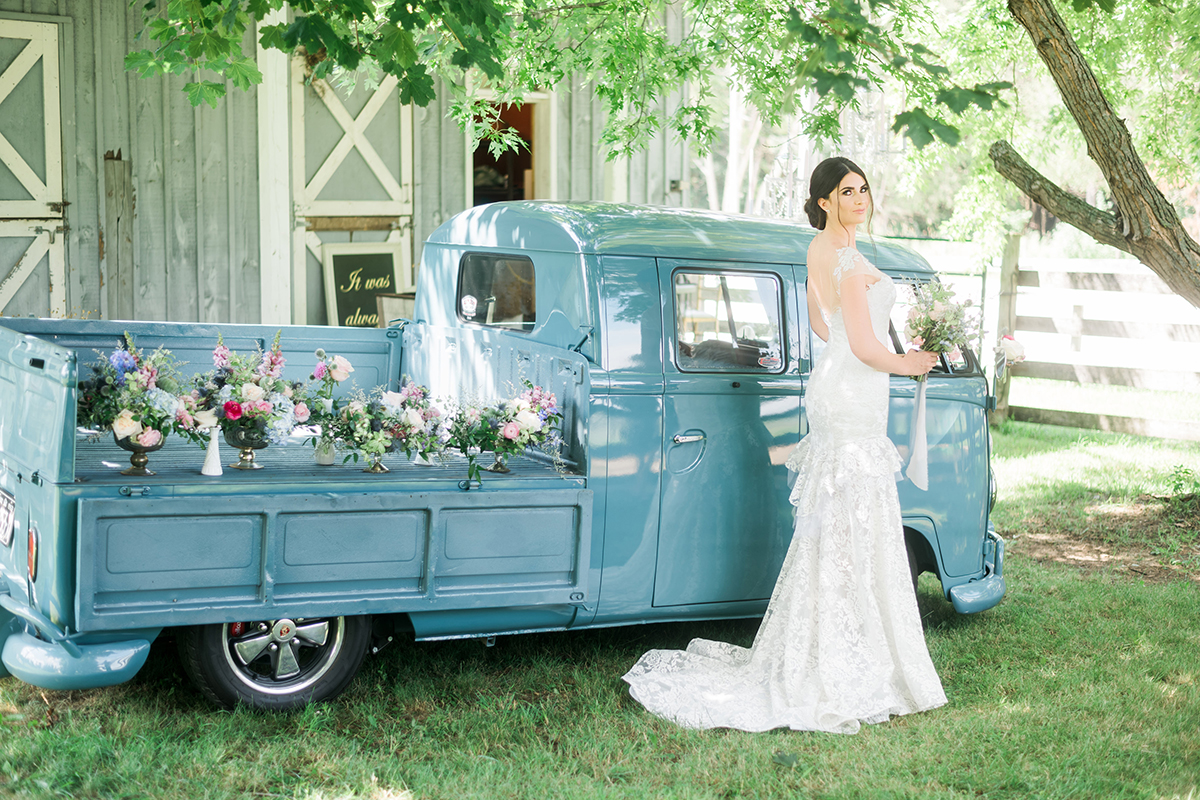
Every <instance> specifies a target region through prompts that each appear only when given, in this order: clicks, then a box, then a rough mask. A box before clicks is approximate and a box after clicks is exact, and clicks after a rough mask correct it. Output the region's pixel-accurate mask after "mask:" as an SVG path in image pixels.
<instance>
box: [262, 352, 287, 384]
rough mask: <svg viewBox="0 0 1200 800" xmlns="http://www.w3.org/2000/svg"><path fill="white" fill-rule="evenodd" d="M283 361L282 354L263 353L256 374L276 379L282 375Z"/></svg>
mask: <svg viewBox="0 0 1200 800" xmlns="http://www.w3.org/2000/svg"><path fill="white" fill-rule="evenodd" d="M285 360H286V359H284V357H283V353H281V352H279V351H278V350H271V351H270V352H267V353H263V358H262V362H260V363H259V365H258V374H259V375H264V376H266V377H270V378H278V377H279V376H280V375H281V374H282V373H283V364H284V361H285Z"/></svg>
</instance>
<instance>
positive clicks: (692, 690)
mask: <svg viewBox="0 0 1200 800" xmlns="http://www.w3.org/2000/svg"><path fill="white" fill-rule="evenodd" d="M865 272H869V273H870V274H872V275H876V276H879V275H882V273H879V272H878V271H877V270H875V269H874V268H873V267H871V266H870V265H868V264H867V263H866V262H865V260H864V259H863V258H862V256H861V255H859V254H858V252H857V251H855V250H852V249H849V248H847V249H846V250H843V251H841V253H840V254H839V263H838V269H837V270H836V272H835V285H838V284H840V280H841V279H842V278H844V277H846V276H848V275H849V274H857V273H865ZM895 300H896V287H895V285H894V284H893V283H892V280H891V279H890V278H888V277H887V276H883V277H881V278H880V279H879V280H878V281H877V282H875V283H874V284H872V285H871V286H870V287H869V288H868V290H867V304H868V306H869V308H870V314H871V322H872V326H873V327H874V330H875V335H876V336H877V337H878V338H879V339H880V341H884V342H886V339H885V337H886V336H887V333H888V318H889V314H890V311H891V307H892V304H893V303H894V302H895ZM888 382H889V381H888V376H887V375H886V374H885V373H882V372H878V371H876V370H874V369H872V368H871V367H868V366H867V365H866V364H863V363H862V362H861V361H859V360H858V359H857V358H856V357H855V356H854V354H853V353H852V352H851V350H850V344H849V342H848V341H847V339H846V329H845V326H844V324H843V322H842V314H841V310H840V309H838V310H836V311H835V312H834V313H833V315H832V316H831V318H830V319H829V345H828V347H826V349H825V352H824V354H823V355H822V356H821V359H820V362H819V363H818V364H817V366H816V369H815V370H814V372H813V376H812V380H811V381H810V382H809V384H808V387H807V389H806V394H805V406H806V408H807V412H808V419H809V423H810V428H811V432H810V433H809V434H808V435H807V436H805V437H804V438H803V439H802V440H801V441H800V444H799V445H798V446H797V447H796V449H795V451H794V452H793V453H792V455H791V457H790V458H789V459H788V462H787V465H788V467H789V468H790V469H792V470H794V471H795V472H796V473H797V474H798V475H797V480H796V484H795V487H794V488H793V490H792V494H791V501H792V504H793V505H795V506H796V529H795V533H794V535H793V538H792V543H791V546H790V548H789V549H788V553H787V557H786V558H785V559H784V562H783V568H782V570H781V571H780V574H779V580H778V582H777V583H776V585H775V590H774V592H773V593H772V595H771V603H770V606H768V608H767V613H766V616H764V617H763V621H762V625H761V626H760V627H759V630H758V634H757V635H756V636H755V638H754V644H753V645H752V646H751V647H750V648H749V649H747V648H744V647H738V646H736V645H732V644H726V643H724V642H713V641H708V640H705V639H694V640H692V642H691V643H690V644H689V645H688V648H687V650H685V651H678V650H651V651H650V652H648V653H646V654H645V655H644V656H642V658H641V659H640V660H639V661H638V662H637V664H635V665H634V667H633V668H632V669H631V670H629V672H628V673H627V674H626V675H625V676H624V678H625V680H626V681H627V682H628V683H629V685H630V689H629V691H630V694H631V695H633V697H634V698H635V699H636V700H638V702H640V703H641V704H642V705H644V706H645V707H646V708H647V709H648V710H650V711H651V712H653V713H654V714H656V715H658V716H660V717H664V718H666V719H669V720H671V721H673V722H675V723H677V724H679V725H682V726H684V727H688V728H737V729H740V730H745V731H765V730H770V729H772V728H783V727H786V728H793V729H795V730H816V731H831V732H836V733H854V732H856V731H857V730H858V728H859V725H860V724H861V723H864V722H865V723H875V722H882V721H884V720H886V719H887V718H888V717H889V716H890V715H893V714H910V713H913V712H916V711H924V710H927V709H930V708H935V707H937V706H940V705H942V704H944V703H945V702H946V695H945V693H943V691H942V685H941V681H940V680H939V679H938V676H937V672H936V671H935V670H934V668H933V663H932V662H931V661H930V658H929V651H928V650H927V649H926V646H925V638H924V633H923V631H922V630H921V619H920V615H919V613H918V611H917V603H916V598H915V596H914V595H913V590H912V581H911V578H910V576H909V571H908V557H907V553H906V551H905V548H904V535H903V532H902V531H901V522H900V503H899V499H898V497H897V494H896V483H895V473H896V471H897V470H898V469H899V468H900V456H899V454H898V453H897V452H896V448H895V446H894V445H893V444H892V443H891V441H890V440H889V439H888V437H887V412H888Z"/></svg>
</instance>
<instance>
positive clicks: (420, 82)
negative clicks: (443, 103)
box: [396, 64, 437, 108]
mask: <svg viewBox="0 0 1200 800" xmlns="http://www.w3.org/2000/svg"><path fill="white" fill-rule="evenodd" d="M396 77H398V78H399V79H400V102H401V103H402V104H404V105H409V104H412V105H415V106H420V107H421V108H424V107H425V106H427V105H429V104H430V103H432V102H433V101H434V100H435V99H437V92H436V91H435V89H434V85H433V76H431V75H430V74H429V73H428V72H426V71H425V67H423V66H422V65H420V64H418V65H416V66H415V67H413V68H411V69H409V70H406V71H405V72H404V74H403V75H397V76H396Z"/></svg>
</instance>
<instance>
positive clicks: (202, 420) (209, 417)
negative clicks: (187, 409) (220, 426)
mask: <svg viewBox="0 0 1200 800" xmlns="http://www.w3.org/2000/svg"><path fill="white" fill-rule="evenodd" d="M193 419H195V420H196V427H197V428H215V427H217V412H216V411H213V410H212V409H211V408H206V409H205V410H203V411H197V412H196V415H195V417H193Z"/></svg>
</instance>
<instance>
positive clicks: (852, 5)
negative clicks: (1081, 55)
mask: <svg viewBox="0 0 1200 800" xmlns="http://www.w3.org/2000/svg"><path fill="white" fill-rule="evenodd" d="M925 3H926V0H868V2H861V0H831V2H828V3H823V4H820V5H819V6H802V7H801V6H796V5H793V4H792V3H791V2H790V0H766V1H765V2H763V1H762V0H684V1H683V2H675V3H670V2H667V0H595V1H594V2H587V3H573V2H562V1H561V0H453V1H449V2H448V1H446V0H427V1H426V2H420V3H410V2H407V1H405V2H400V0H394V1H393V2H375V3H368V2H363V1H362V0H359V1H358V2H347V3H343V2H332V1H331V0H308V1H307V2H301V3H295V4H293V5H292V9H293V11H294V18H293V19H292V21H291V22H290V23H275V24H262V23H263V20H264V17H265V16H266V15H267V14H268V13H270V12H272V11H275V10H278V9H279V8H281V7H282V2H281V0H226V1H225V2H216V1H215V0H159V1H158V2H153V1H152V2H150V3H148V4H147V5H146V7H145V15H146V30H145V33H146V35H147V37H148V38H149V40H151V41H152V42H153V47H151V48H148V49H144V50H140V51H137V52H134V53H130V54H129V55H128V57H127V58H126V68H127V69H129V70H130V71H134V72H137V73H138V74H141V75H143V76H147V75H165V74H176V75H178V74H183V73H185V72H189V71H191V72H194V73H199V72H201V71H205V70H207V71H211V72H213V73H216V74H217V75H218V76H221V77H223V78H226V79H228V80H229V82H230V83H232V84H233V85H234V86H236V87H237V88H240V89H245V88H248V87H249V86H252V85H255V84H257V83H260V82H261V80H262V76H261V74H260V73H259V72H258V70H257V69H256V68H255V67H254V65H253V63H252V61H251V59H249V58H248V57H247V56H246V55H245V54H243V50H242V48H243V46H244V44H245V43H246V42H245V40H246V38H247V33H248V32H249V31H250V30H251V26H252V25H255V26H257V33H258V38H259V43H260V44H261V45H262V46H263V47H265V48H274V49H279V50H283V51H285V52H288V53H303V54H305V57H306V59H307V63H308V65H309V68H310V75H311V77H312V78H313V79H317V78H327V77H329V76H330V75H331V73H332V72H333V71H334V70H342V71H347V72H351V73H353V72H355V71H358V70H361V69H363V68H367V67H370V68H373V69H374V68H377V69H380V70H382V71H383V72H384V73H386V74H389V75H393V76H395V77H396V78H397V80H398V81H399V84H400V92H401V98H402V100H403V101H404V102H406V103H413V104H416V105H422V106H423V105H426V104H428V103H430V102H432V101H433V99H434V98H435V89H434V87H435V84H436V81H435V79H441V81H442V82H443V83H444V85H445V86H446V87H447V88H448V89H449V91H450V92H451V94H452V96H453V105H454V115H455V117H456V118H457V119H458V120H459V122H460V124H462V125H463V126H464V127H470V128H471V129H472V130H473V132H474V134H475V135H476V137H477V138H486V139H489V140H491V141H492V142H493V143H494V144H495V145H496V146H497V147H500V148H507V147H511V146H513V145H514V144H515V142H512V141H507V140H506V139H505V134H504V132H503V130H502V129H501V128H502V126H498V125H495V124H494V122H495V118H496V114H495V112H489V111H487V110H485V109H484V106H485V105H488V104H491V105H493V106H494V105H496V104H499V103H510V102H519V101H520V99H521V98H522V97H524V96H525V95H526V94H527V93H529V92H531V91H539V90H544V89H546V88H548V87H552V86H556V85H558V84H559V83H560V82H562V81H564V80H574V79H578V80H582V81H588V82H591V83H593V84H594V85H595V88H596V93H597V95H598V96H599V98H600V99H601V102H602V103H603V105H604V109H605V130H604V132H603V135H602V137H601V138H602V142H603V143H604V144H605V145H606V146H607V147H608V148H609V155H610V156H616V155H620V154H627V153H629V152H631V151H633V150H636V149H639V148H641V147H643V146H645V144H646V143H647V142H648V141H649V140H650V138H651V137H653V136H655V135H657V134H658V133H659V132H660V131H662V130H664V129H668V130H671V131H674V132H675V133H676V134H678V135H680V136H684V137H688V138H691V139H694V140H695V141H696V142H697V143H698V144H699V146H700V148H701V149H702V150H703V149H705V148H707V147H708V146H709V144H710V143H711V142H712V140H713V137H714V135H715V131H714V129H713V126H712V121H711V120H712V107H711V102H712V93H711V85H712V81H713V79H714V76H716V75H718V74H724V73H726V72H728V73H730V74H732V75H733V76H734V80H735V81H736V82H737V83H739V84H741V85H742V87H743V89H744V90H745V92H746V95H747V97H748V99H749V101H750V102H751V103H752V104H753V105H754V106H755V107H756V108H757V109H758V111H759V113H760V114H761V115H762V117H763V119H764V120H765V121H766V122H767V123H768V124H776V123H778V122H779V120H780V119H781V116H782V115H783V114H784V113H790V112H794V111H796V110H797V103H796V97H797V95H798V93H806V92H808V91H810V90H811V91H812V92H814V93H815V95H816V105H815V107H813V108H811V109H807V110H806V111H805V114H804V119H805V124H806V127H807V128H808V131H809V132H810V133H811V134H813V135H815V136H817V137H818V138H828V137H830V136H831V135H835V134H834V131H836V120H837V116H838V114H839V113H840V112H841V111H842V109H844V108H845V107H847V106H853V105H854V104H855V103H856V102H857V96H858V95H859V93H860V92H861V91H862V90H864V89H867V88H870V87H872V86H876V85H879V84H880V82H881V81H884V80H893V81H896V82H898V83H899V84H900V85H902V86H904V87H906V90H908V91H911V92H912V93H913V95H914V97H919V98H921V101H922V102H923V103H924V104H925V106H924V107H920V108H917V109H914V110H913V111H911V112H908V113H907V114H906V115H905V116H904V117H903V120H902V121H901V120H900V119H899V118H898V120H897V124H898V125H899V126H900V127H901V128H903V129H904V130H905V131H906V135H908V136H909V137H910V138H911V139H912V140H913V142H914V143H917V144H918V145H919V146H924V145H925V144H928V143H929V142H932V141H934V140H935V139H936V140H940V141H943V142H953V141H956V140H957V131H956V128H955V125H954V124H952V123H951V122H949V121H948V120H947V118H946V117H945V116H940V115H941V113H942V112H946V113H947V114H950V115H959V114H962V113H964V112H965V111H966V110H967V109H969V108H973V107H978V108H983V109H991V108H993V107H995V106H996V105H997V104H999V102H1000V93H1001V92H1003V91H1004V90H1006V89H1007V88H1008V84H1006V83H1005V82H1003V81H988V82H982V83H976V84H974V85H973V86H969V87H968V86H959V85H958V84H957V83H955V82H954V81H953V80H952V78H951V73H950V69H949V68H948V67H947V66H945V65H944V64H943V63H941V61H940V59H939V58H938V57H937V56H936V55H935V54H934V53H933V52H932V51H931V50H930V49H929V48H927V47H926V46H924V45H923V44H921V43H919V42H917V41H915V40H914V39H913V37H912V35H911V33H912V31H913V30H916V29H917V28H918V27H919V26H918V25H917V24H916V23H917V21H918V20H920V19H922V18H924V17H928V16H930V15H931V14H932V12H931V11H930V10H929V9H928V8H927V7H926V5H925ZM221 87H222V84H221V83H220V82H219V81H213V80H203V79H200V78H199V76H197V78H196V80H194V81H193V82H190V83H188V84H187V86H186V88H185V91H186V92H187V95H188V98H189V100H190V101H191V102H192V104H193V105H199V104H200V103H209V104H215V103H216V102H217V101H218V100H219V99H220V97H222V96H223V94H224V90H223V88H221ZM484 87H486V88H488V89H489V90H490V94H489V100H488V102H487V103H481V102H480V101H479V92H478V89H480V88H484ZM664 108H665V111H664ZM898 129H899V128H898Z"/></svg>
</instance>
